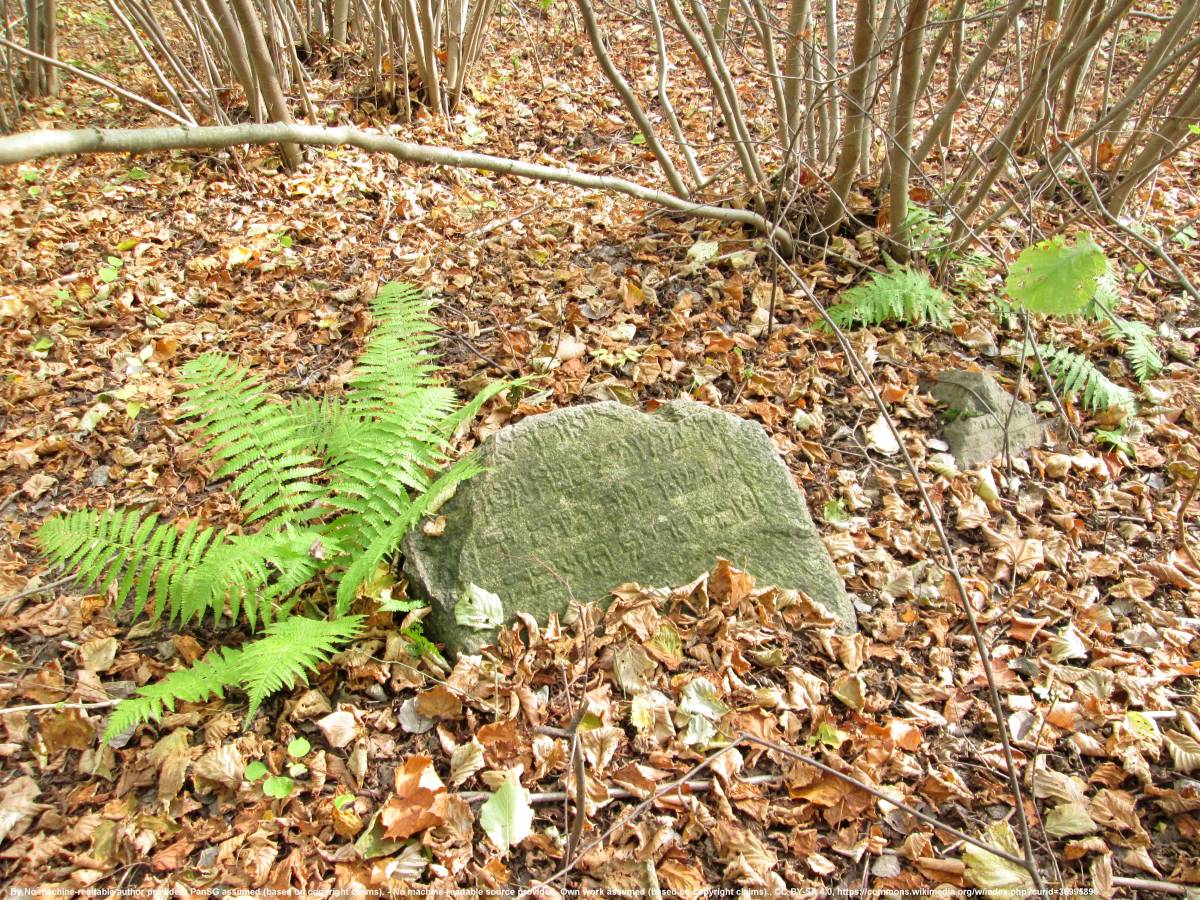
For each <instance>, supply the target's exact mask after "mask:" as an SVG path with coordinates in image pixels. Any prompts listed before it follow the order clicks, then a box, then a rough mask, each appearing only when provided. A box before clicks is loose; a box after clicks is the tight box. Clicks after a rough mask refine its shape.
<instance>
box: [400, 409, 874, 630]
mask: <svg viewBox="0 0 1200 900" xmlns="http://www.w3.org/2000/svg"><path fill="white" fill-rule="evenodd" d="M480 453H481V460H482V462H483V464H484V465H485V466H486V467H487V469H488V471H486V472H484V473H483V474H481V475H478V476H476V477H475V478H474V479H472V480H471V481H469V482H467V483H466V484H464V485H462V486H460V487H459V489H458V492H457V493H456V494H455V496H454V497H453V498H451V500H450V501H449V502H448V503H446V505H445V506H443V507H442V509H441V510H440V513H441V514H442V515H445V516H446V528H445V531H444V532H443V533H442V534H441V535H440V536H438V537H431V536H429V535H426V534H424V533H423V532H421V531H420V530H419V529H418V530H417V531H414V532H413V533H412V534H411V535H410V536H409V538H408V539H407V540H406V541H405V547H404V550H405V555H406V561H405V564H404V569H405V572H406V573H407V574H408V576H409V579H410V582H411V584H412V585H413V587H414V589H415V592H416V593H417V594H419V595H421V596H424V597H426V598H428V599H429V600H430V601H431V604H432V606H433V612H432V614H431V615H430V617H429V618H428V619H427V620H426V623H427V625H428V626H429V631H430V634H431V635H432V636H433V637H434V639H435V640H438V641H441V642H444V643H445V644H446V647H447V650H448V651H449V652H450V653H452V654H457V653H460V652H468V653H469V652H475V651H477V650H478V649H479V648H480V647H482V646H483V645H484V644H486V643H489V642H490V641H491V640H493V639H494V637H495V629H489V630H482V629H471V628H466V627H463V626H462V625H460V624H458V623H457V622H456V616H455V606H456V604H457V603H458V602H460V600H461V598H462V597H463V596H464V595H465V594H466V593H467V592H468V591H469V589H470V586H471V585H472V584H474V585H476V586H478V587H480V588H483V589H485V590H487V591H490V592H492V593H493V594H495V595H497V596H498V597H499V598H500V600H501V601H502V603H503V615H504V620H505V621H508V620H509V619H511V617H512V616H513V614H514V613H516V612H518V611H524V612H528V613H531V614H532V615H534V616H535V617H536V618H537V619H538V620H539V621H541V622H545V621H546V619H547V616H548V615H549V614H550V613H551V612H552V611H554V612H560V613H561V612H562V611H564V610H565V609H566V607H567V605H568V602H569V599H570V595H572V594H573V595H574V597H575V599H577V600H579V601H580V602H584V601H592V600H603V599H605V598H607V597H608V594H609V592H610V591H611V590H612V588H614V587H616V586H618V585H620V584H622V583H624V582H627V581H636V582H639V583H641V584H643V585H647V586H654V587H662V586H675V585H681V584H686V583H688V582H689V581H691V580H693V579H694V578H696V577H697V576H699V575H700V574H702V573H704V572H706V571H708V570H709V569H711V567H712V565H713V563H714V562H715V560H716V559H717V557H723V558H725V559H728V560H730V561H731V562H732V563H733V564H734V565H735V566H738V567H739V568H743V569H745V570H746V571H749V572H750V573H752V574H753V575H755V576H757V578H758V579H759V583H760V584H770V585H777V586H779V587H784V588H798V589H801V590H803V591H805V592H806V593H807V594H808V595H809V596H810V597H812V598H813V599H814V600H817V601H818V602H820V603H822V604H824V605H825V606H826V607H827V608H829V609H830V610H831V611H832V612H834V613H835V614H836V615H837V616H838V618H839V619H840V620H841V621H842V623H843V624H844V626H845V627H846V628H847V629H853V628H854V625H855V621H854V611H853V607H852V606H851V604H850V602H849V600H848V598H847V596H846V592H845V588H844V586H843V584H842V581H841V578H840V577H839V576H838V574H837V572H836V570H835V569H834V567H833V563H832V562H831V561H830V559H829V555H828V553H827V552H826V550H825V547H824V545H823V544H822V543H821V540H820V537H819V536H818V534H817V531H816V528H815V527H814V526H813V522H812V519H811V518H810V517H809V513H808V508H807V506H806V505H805V501H804V497H803V495H802V494H801V493H800V491H799V490H798V488H797V487H796V485H795V482H794V480H793V478H792V475H791V473H790V472H789V471H788V469H787V467H786V466H785V465H784V463H783V461H782V460H781V459H780V458H779V455H778V453H777V452H776V450H775V446H774V445H773V444H772V443H771V440H770V438H769V437H768V436H767V433H766V432H765V431H764V430H763V429H762V427H761V426H760V425H758V424H757V423H755V422H749V421H745V420H743V419H739V418H738V417H736V416H732V415H729V414H728V413H724V412H721V411H720V410H714V409H711V408H709V407H706V406H703V405H701V404H699V403H695V402H692V401H688V400H682V401H675V402H673V403H668V404H666V405H664V406H663V407H661V408H660V409H659V410H657V411H656V412H654V413H652V414H646V413H642V412H638V411H637V410H634V409H630V408H629V407H626V406H623V405H621V404H619V403H611V402H609V403H594V404H591V405H588V406H579V407H573V408H569V409H562V410H557V411H555V412H551V413H547V414H545V415H540V416H531V417H530V418H528V419H525V420H524V421H522V422H520V423H518V424H517V425H515V426H511V427H508V428H504V429H502V430H501V431H500V432H498V433H497V434H495V435H494V436H493V437H491V438H489V439H488V440H487V441H485V442H484V444H483V445H482V447H481V448H480Z"/></svg>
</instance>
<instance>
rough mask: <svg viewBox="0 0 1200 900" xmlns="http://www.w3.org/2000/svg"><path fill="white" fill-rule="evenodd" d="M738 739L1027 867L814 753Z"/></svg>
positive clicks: (745, 737) (755, 739) (744, 737)
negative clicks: (808, 766)
mask: <svg viewBox="0 0 1200 900" xmlns="http://www.w3.org/2000/svg"><path fill="white" fill-rule="evenodd" d="M738 741H739V742H743V743H747V744H757V745H758V746H760V747H765V748H767V749H768V750H774V751H775V752H776V753H782V754H783V755H784V756H790V757H791V758H792V759H795V760H798V761H799V762H802V763H805V764H806V765H810V766H812V767H813V768H815V769H819V770H820V771H822V772H824V773H825V774H826V775H832V776H833V777H834V778H840V779H841V780H842V781H844V782H846V783H847V784H851V785H854V787H856V788H858V789H859V790H860V791H866V792H867V793H868V794H870V795H871V796H873V797H877V798H878V799H880V800H883V801H884V802H886V803H890V804H892V806H895V807H896V808H897V809H902V810H904V811H905V812H906V813H908V814H909V815H911V816H915V817H916V818H918V819H920V820H921V821H922V822H924V823H925V824H927V825H932V826H933V827H934V828H938V829H940V830H942V831H944V832H946V833H947V834H951V835H954V837H956V838H958V839H959V840H960V841H965V842H966V843H968V844H971V845H972V846H975V847H978V848H979V849H980V850H986V851H987V852H988V853H992V854H995V855H996V856H999V857H1000V858H1001V859H1005V860H1007V861H1008V862H1010V863H1013V864H1014V865H1018V866H1021V868H1025V861H1024V860H1023V859H1021V857H1019V856H1013V855H1012V854H1011V853H1009V852H1007V851H1005V850H1002V849H1000V848H999V847H995V846H993V845H992V844H989V843H988V842H987V841H981V840H980V839H979V838H977V837H971V835H969V834H967V833H966V832H965V831H959V830H958V829H957V828H955V827H954V826H952V825H947V824H946V823H945V822H943V821H942V820H941V819H939V818H937V817H936V816H931V815H929V813H924V812H921V811H920V810H919V809H915V808H913V807H911V806H909V805H908V804H907V803H904V802H903V801H902V800H897V799H896V798H895V797H894V796H890V795H888V794H885V793H884V792H883V791H881V790H879V789H878V788H875V787H872V786H871V785H869V784H867V783H865V782H863V781H859V780H858V779H857V778H855V777H854V776H853V775H847V774H846V773H845V772H839V771H838V770H837V769H835V768H833V767H832V766H827V765H825V763H823V762H821V761H820V760H816V759H813V758H812V757H811V756H805V755H804V754H803V753H797V752H796V751H795V750H792V749H790V748H788V747H785V746H783V745H782V744H777V743H775V742H774V741H768V740H766V739H765V738H760V737H754V736H753V735H749V734H743V735H742V736H741V737H740V738H738ZM1030 874H1031V875H1032V874H1033V873H1032V872H1031V873H1030Z"/></svg>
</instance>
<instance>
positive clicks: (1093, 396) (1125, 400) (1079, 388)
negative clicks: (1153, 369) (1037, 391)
mask: <svg viewBox="0 0 1200 900" xmlns="http://www.w3.org/2000/svg"><path fill="white" fill-rule="evenodd" d="M1038 352H1039V353H1040V354H1041V357H1042V363H1043V365H1045V367H1046V370H1047V371H1048V372H1049V373H1050V375H1051V377H1052V378H1053V379H1054V385H1055V387H1056V388H1057V389H1058V391H1059V393H1061V394H1062V395H1063V396H1064V397H1067V398H1070V397H1075V396H1078V397H1080V399H1081V401H1082V403H1083V407H1084V408H1085V409H1087V410H1091V411H1103V410H1106V409H1109V408H1110V407H1113V406H1121V407H1124V408H1125V409H1128V410H1130V411H1133V410H1136V409H1137V399H1136V398H1135V397H1134V394H1133V391H1131V390H1129V388H1127V387H1122V386H1121V385H1119V384H1116V383H1115V382H1113V381H1111V380H1110V379H1109V378H1108V377H1107V376H1106V375H1105V374H1104V373H1103V372H1101V371H1100V370H1099V369H1097V368H1096V367H1095V365H1093V364H1092V362H1091V360H1089V359H1088V358H1087V357H1086V356H1083V355H1082V354H1080V353H1076V352H1075V351H1073V350H1068V349H1067V348H1065V347H1056V346H1054V345H1053V344H1043V345H1041V346H1039V347H1038Z"/></svg>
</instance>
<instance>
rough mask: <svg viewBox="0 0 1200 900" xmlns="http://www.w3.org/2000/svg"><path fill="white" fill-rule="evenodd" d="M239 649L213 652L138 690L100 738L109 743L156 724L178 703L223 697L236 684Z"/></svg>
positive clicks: (118, 709)
mask: <svg viewBox="0 0 1200 900" xmlns="http://www.w3.org/2000/svg"><path fill="white" fill-rule="evenodd" d="M240 658H241V651H240V650H231V649H229V648H228V647H225V648H222V649H221V650H213V651H212V652H210V653H209V654H208V655H207V656H205V657H204V658H203V659H199V660H197V661H196V663H195V664H194V665H192V666H191V667H190V668H187V669H178V670H176V671H174V672H172V673H171V674H169V675H167V676H166V677H165V678H163V679H162V680H161V681H157V682H155V683H154V684H148V685H146V686H145V687H142V688H139V689H138V692H137V696H134V697H130V698H128V699H127V700H122V701H121V702H120V703H118V704H117V706H116V708H115V709H114V710H113V712H112V715H110V716H109V717H108V724H107V726H105V729H104V736H103V738H102V739H101V740H102V741H103V742H104V743H106V744H107V743H108V742H109V741H111V740H112V739H113V738H115V737H116V736H117V735H119V734H122V733H123V732H126V731H128V730H129V729H131V728H133V727H134V726H136V725H140V724H141V723H142V722H157V721H158V720H159V719H161V718H162V717H163V716H164V715H166V714H167V713H168V712H174V711H175V706H176V704H178V703H200V702H203V701H204V700H207V699H208V698H209V697H224V696H225V688H227V687H236V686H237V685H238V661H239V659H240Z"/></svg>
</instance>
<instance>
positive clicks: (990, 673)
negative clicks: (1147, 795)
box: [770, 246, 1045, 892]
mask: <svg viewBox="0 0 1200 900" xmlns="http://www.w3.org/2000/svg"><path fill="white" fill-rule="evenodd" d="M770 249H771V252H772V253H773V254H774V255H775V256H777V257H778V258H779V264H780V265H781V266H782V267H783V269H784V270H785V271H786V272H787V273H788V274H789V275H791V277H792V280H793V281H795V283H796V285H797V286H798V287H799V288H800V290H801V291H802V292H803V293H804V294H805V296H806V297H807V298H808V301H809V302H810V303H811V304H812V305H813V308H814V309H815V310H816V311H817V313H818V315H820V317H821V319H822V320H823V321H824V322H825V324H826V325H827V326H828V327H829V328H830V330H831V331H832V332H833V333H834V334H835V335H836V336H837V339H838V342H839V343H840V345H841V347H842V350H843V351H844V352H845V354H846V358H847V359H848V360H850V362H851V364H852V369H853V371H854V372H856V373H857V375H858V377H859V380H860V384H861V386H862V387H863V389H864V390H866V391H867V393H868V394H869V395H870V397H871V400H872V402H873V403H874V404H875V408H876V409H877V410H879V414H880V415H881V416H882V417H883V420H884V421H885V422H886V423H887V426H888V428H889V430H890V431H891V432H892V435H893V437H894V438H895V439H896V443H897V445H898V446H899V448H900V454H901V456H902V458H903V460H904V465H905V467H906V468H907V469H908V471H909V473H910V474H911V475H912V478H913V482H914V484H915V486H916V488H917V492H918V493H919V494H920V496H921V503H922V505H924V507H925V511H926V513H927V514H928V516H929V520H930V524H932V525H933V529H934V532H935V533H936V535H937V539H938V543H939V544H940V545H941V548H942V552H943V554H944V555H945V557H946V571H947V573H948V574H949V575H950V577H951V580H952V581H953V582H954V586H955V589H956V591H957V593H958V595H959V599H960V600H961V601H962V608H963V612H964V613H965V614H966V617H967V625H968V626H969V628H970V630H971V637H972V639H973V640H974V642H975V648H976V650H977V651H978V653H979V662H980V665H981V666H982V667H983V673H984V676H985V678H986V681H987V695H988V702H989V705H990V706H991V708H992V714H993V715H994V716H995V719H996V728H997V730H998V732H999V736H1000V746H1001V749H1002V751H1003V756H1004V763H1005V768H1006V769H1007V775H1008V786H1009V790H1010V791H1011V792H1012V796H1013V809H1014V812H1015V814H1016V819H1017V825H1018V830H1019V833H1020V836H1021V842H1022V849H1023V851H1024V853H1025V859H1024V861H1021V862H1020V863H1019V864H1020V865H1021V866H1022V867H1023V868H1025V869H1026V870H1027V871H1028V872H1029V875H1030V877H1031V878H1032V879H1033V884H1034V887H1035V888H1036V889H1037V890H1038V891H1039V892H1041V891H1044V888H1045V884H1044V882H1043V880H1042V876H1041V872H1040V871H1039V869H1038V865H1037V859H1036V857H1035V856H1034V854H1033V834H1032V832H1031V830H1030V827H1029V819H1028V817H1027V816H1026V815H1025V802H1024V792H1023V791H1022V790H1021V778H1020V775H1019V774H1018V772H1017V764H1016V759H1015V758H1014V756H1013V751H1012V740H1011V738H1010V736H1009V733H1008V725H1007V719H1006V717H1005V712H1004V705H1003V703H1002V702H1001V700H1000V689H999V687H998V686H997V684H996V673H995V671H994V670H993V669H992V664H991V660H990V658H989V649H988V644H987V641H986V640H985V638H984V636H983V632H982V631H981V630H980V628H979V619H978V617H977V616H976V615H975V609H974V607H972V606H971V598H970V596H969V595H968V594H967V586H966V584H965V583H964V582H963V577H962V572H961V571H959V568H958V558H957V556H956V555H955V553H954V548H953V547H952V546H951V545H950V539H949V537H947V535H946V529H945V527H944V526H943V525H942V520H941V518H940V516H939V515H938V511H937V507H936V506H934V504H933V499H932V498H931V497H930V496H929V491H928V490H926V488H925V483H924V482H923V481H922V480H921V475H920V472H919V471H918V469H917V464H916V463H915V462H913V458H912V455H911V454H910V453H909V452H908V448H907V447H906V446H905V444H904V439H903V438H902V437H901V435H900V429H899V428H898V427H897V426H896V423H895V421H894V420H893V419H892V416H891V413H889V412H888V408H887V404H886V403H884V402H883V398H882V397H881V396H880V395H879V391H878V390H877V389H876V387H875V383H874V381H873V380H872V379H871V377H870V373H869V372H868V371H867V368H866V364H865V363H864V362H863V361H862V358H861V357H860V356H859V355H858V353H857V351H855V349H854V346H853V345H852V344H851V343H850V339H849V338H847V337H846V333H845V332H844V331H843V330H842V329H841V327H839V326H838V324H837V323H836V322H835V321H833V319H832V318H831V317H830V315H829V313H828V312H827V311H826V309H825V305H824V304H823V303H821V301H820V300H819V299H817V295H816V294H815V293H813V291H812V289H811V288H810V287H809V286H808V284H807V283H806V282H805V281H804V279H803V278H802V277H801V276H800V273H799V272H797V271H796V270H795V269H794V268H792V266H791V264H790V263H788V261H787V260H786V259H784V258H783V257H782V255H780V253H779V251H778V249H776V248H775V247H774V246H771V247H770Z"/></svg>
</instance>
